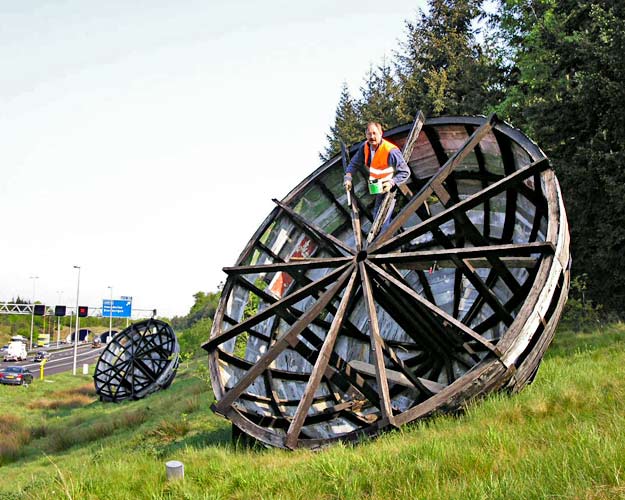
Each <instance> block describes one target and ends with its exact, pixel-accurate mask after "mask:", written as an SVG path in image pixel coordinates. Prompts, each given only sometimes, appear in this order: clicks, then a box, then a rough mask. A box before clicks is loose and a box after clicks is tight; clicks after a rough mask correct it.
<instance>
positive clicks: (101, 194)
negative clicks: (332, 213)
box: [0, 0, 425, 317]
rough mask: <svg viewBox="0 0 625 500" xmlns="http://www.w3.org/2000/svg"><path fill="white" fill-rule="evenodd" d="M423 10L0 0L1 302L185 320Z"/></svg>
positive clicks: (394, 5)
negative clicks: (344, 101) (115, 308)
mask: <svg viewBox="0 0 625 500" xmlns="http://www.w3.org/2000/svg"><path fill="white" fill-rule="evenodd" d="M423 7H425V0H417V1H414V0H413V1H408V0H395V1H394V2H391V3H390V4H385V3H383V2H379V1H375V2H374V1H368V0H365V1H363V0H360V1H354V0H342V1H340V2H338V1H329V0H327V1H326V0H318V1H316V2H294V1H292V0H289V1H281V0H280V1H279V0H265V1H264V2H259V1H252V0H249V1H248V0H230V1H228V2H223V1H219V2H217V1H213V0H204V1H200V0H179V1H177V2H169V1H164V0H150V1H148V0H144V1H139V0H136V1H127V0H125V1H121V0H110V1H107V2H85V1H83V0H67V1H62V0H57V1H52V0H49V1H43V0H39V1H37V0H30V1H28V2H15V1H10V0H0V74H1V78H0V104H1V107H0V213H1V214H2V225H1V234H2V237H1V238H0V302H10V301H11V300H13V299H14V298H16V297H18V296H19V297H22V298H25V299H27V300H32V299H33V298H34V299H35V300H36V301H38V302H41V303H44V304H47V305H55V304H65V305H68V306H75V305H76V296H77V292H79V294H78V296H79V302H80V305H87V306H89V307H91V308H95V307H101V305H102V300H103V299H108V298H109V297H111V296H112V297H113V298H114V299H117V298H120V297H122V296H130V297H133V310H134V311H135V313H136V314H140V311H142V310H151V309H157V311H158V315H159V316H166V317H172V316H174V315H177V316H183V315H185V314H187V313H188V312H189V308H190V307H191V306H192V305H193V303H194V298H193V295H194V294H196V293H197V292H199V291H203V292H212V291H216V290H217V288H218V286H219V284H220V282H222V281H225V279H226V275H225V273H223V271H222V268H223V267H226V266H232V265H234V263H235V262H236V260H237V258H238V256H239V254H240V253H241V251H242V250H243V248H244V246H245V245H246V243H247V242H248V241H249V239H250V238H251V236H252V234H253V233H254V231H255V230H256V229H257V228H258V226H259V225H260V224H261V223H262V221H263V220H264V219H265V218H266V217H267V215H268V214H269V212H270V211H271V210H272V208H273V206H274V205H273V203H272V201H271V199H272V198H277V199H282V198H283V197H284V196H286V194H287V193H288V192H289V191H291V189H293V188H294V187H295V186H296V185H297V184H298V183H299V182H300V181H301V180H302V179H304V178H305V177H306V176H307V175H309V174H310V173H311V172H313V171H314V170H315V169H316V168H317V167H319V165H320V164H321V161H320V160H319V153H320V152H321V151H322V150H323V149H324V147H325V145H326V134H328V132H329V129H330V127H331V126H332V125H333V123H334V116H335V112H336V107H337V104H338V101H339V97H340V93H341V88H342V85H343V83H346V84H347V85H348V88H349V90H350V92H351V94H352V95H353V96H358V95H359V89H360V87H361V86H362V85H363V84H364V79H365V76H366V74H367V71H368V70H369V69H370V68H371V67H375V66H377V65H379V64H381V63H382V62H383V61H384V60H385V58H386V60H387V61H389V60H390V59H391V58H392V57H393V54H394V52H395V51H396V50H398V49H399V47H400V41H401V40H403V39H404V36H405V22H406V21H411V20H415V19H416V16H417V14H418V9H419V8H423ZM363 139H364V133H363ZM74 266H80V271H79V270H78V269H76V268H74ZM79 272H80V280H79V276H78V273H79ZM78 287H79V290H78ZM109 287H110V288H109Z"/></svg>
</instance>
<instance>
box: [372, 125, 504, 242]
mask: <svg viewBox="0 0 625 500" xmlns="http://www.w3.org/2000/svg"><path fill="white" fill-rule="evenodd" d="M498 121H499V120H498V118H497V115H495V114H494V113H493V114H492V115H490V116H489V117H488V118H487V119H486V121H485V122H484V123H483V124H482V125H481V126H480V127H479V128H478V129H477V130H476V131H475V132H474V133H473V134H472V135H471V136H470V137H469V138H468V139H467V141H466V142H465V143H464V144H463V145H462V146H461V147H460V149H458V151H456V152H455V153H454V154H453V155H452V156H451V158H449V160H447V162H445V164H444V165H443V166H442V167H441V168H439V169H438V171H437V172H436V174H434V175H433V176H432V178H430V180H429V181H428V182H427V183H426V184H425V186H423V187H422V188H421V190H420V191H419V192H418V193H417V194H416V196H415V197H414V198H413V199H412V200H410V202H409V203H408V204H407V205H406V206H405V207H404V208H403V209H402V210H401V212H400V213H399V214H398V215H397V217H395V219H393V220H392V221H391V223H390V224H389V226H388V227H387V228H386V230H385V231H383V232H382V233H381V234H380V235H379V236H378V237H377V238H376V240H375V241H374V245H376V243H377V246H380V245H381V244H382V243H384V242H385V241H386V240H388V239H389V238H391V236H392V235H393V234H395V233H396V232H397V231H399V229H400V228H401V227H402V226H403V225H404V224H405V223H406V222H407V221H408V219H409V218H410V217H411V216H412V214H413V213H414V212H415V211H416V209H417V208H418V207H420V206H421V205H423V203H424V202H425V201H426V200H427V199H428V198H429V197H430V196H431V195H432V194H434V186H435V185H436V186H438V185H441V186H442V183H443V181H444V180H445V179H446V178H447V176H448V175H449V174H450V173H451V172H453V170H454V169H455V168H456V167H457V166H458V165H460V163H462V161H463V160H464V159H465V157H466V156H467V155H468V154H469V153H470V152H471V151H472V150H473V148H474V147H475V146H476V145H477V144H479V142H480V141H481V140H482V139H483V138H484V137H485V136H486V135H487V134H488V133H489V132H490V131H491V129H492V128H493V126H494V125H495V124H496V123H497V122H498Z"/></svg>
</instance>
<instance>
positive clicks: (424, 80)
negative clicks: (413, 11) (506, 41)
mask: <svg viewBox="0 0 625 500" xmlns="http://www.w3.org/2000/svg"><path fill="white" fill-rule="evenodd" d="M482 3H483V0H429V2H428V7H429V8H428V11H421V12H420V14H419V17H418V19H417V20H416V21H415V22H407V23H406V31H407V39H406V41H405V42H404V43H403V44H402V45H401V47H400V51H399V52H398V54H397V65H398V71H399V75H400V81H399V83H400V86H401V89H402V94H403V95H402V98H401V102H402V107H401V110H400V114H401V115H403V116H404V117H407V116H409V117H411V116H412V115H413V114H414V113H415V112H416V111H417V110H418V109H421V110H422V111H423V112H424V113H425V114H426V116H436V115H443V114H486V113H487V112H488V111H490V110H491V109H492V107H493V106H494V105H495V104H496V103H497V102H498V100H499V99H500V98H501V91H502V84H503V83H504V81H503V79H502V78H503V75H502V73H501V70H500V65H499V64H498V60H497V59H496V58H495V57H494V56H495V53H494V52H493V51H492V50H491V48H490V47H489V46H488V44H487V43H486V42H487V41H488V38H484V37H482V38H481V39H478V35H480V28H479V23H478V21H479V20H480V18H481V16H482V11H481V5H482Z"/></svg>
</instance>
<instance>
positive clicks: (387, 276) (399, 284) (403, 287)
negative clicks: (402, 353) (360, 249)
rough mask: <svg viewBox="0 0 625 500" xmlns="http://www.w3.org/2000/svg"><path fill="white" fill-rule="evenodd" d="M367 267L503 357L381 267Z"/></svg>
mask: <svg viewBox="0 0 625 500" xmlns="http://www.w3.org/2000/svg"><path fill="white" fill-rule="evenodd" d="M367 266H369V267H371V269H372V270H373V271H375V272H376V273H377V274H379V275H380V276H382V277H383V278H384V279H386V280H388V281H389V282H390V283H392V284H393V285H395V286H396V287H397V288H399V289H400V290H402V291H403V292H404V293H406V294H408V295H409V296H410V297H412V298H413V299H414V300H416V301H417V302H419V303H420V304H422V305H423V306H425V307H426V308H427V309H428V310H429V311H430V312H432V313H433V314H435V315H436V316H438V317H440V318H442V319H443V320H444V321H446V322H447V323H449V325H450V326H453V327H454V328H455V329H456V330H458V331H460V332H462V333H463V334H465V335H467V336H468V337H470V338H472V339H473V340H476V341H477V342H478V343H480V344H481V345H482V346H483V347H485V348H486V349H487V350H488V351H490V352H492V353H493V354H495V355H496V356H497V357H499V356H501V353H500V352H499V350H498V349H497V347H495V346H494V345H493V344H491V343H490V341H489V340H488V339H486V338H484V337H482V336H481V335H479V334H477V333H476V332H474V331H473V330H472V329H471V328H469V327H468V326H466V325H464V324H462V323H461V322H460V321H458V320H457V319H455V318H454V317H452V316H450V315H449V314H447V313H446V312H445V311H443V310H442V309H441V308H439V307H437V306H435V305H433V304H430V303H429V302H428V301H427V300H425V299H424V298H423V297H421V296H420V295H419V294H418V293H416V292H415V291H414V290H413V289H412V288H410V287H408V286H406V285H404V284H403V283H402V282H400V281H399V280H397V279H395V278H394V277H393V276H391V275H390V274H389V273H387V272H386V271H385V270H384V269H382V268H381V267H379V266H376V265H375V264H373V263H372V262H367Z"/></svg>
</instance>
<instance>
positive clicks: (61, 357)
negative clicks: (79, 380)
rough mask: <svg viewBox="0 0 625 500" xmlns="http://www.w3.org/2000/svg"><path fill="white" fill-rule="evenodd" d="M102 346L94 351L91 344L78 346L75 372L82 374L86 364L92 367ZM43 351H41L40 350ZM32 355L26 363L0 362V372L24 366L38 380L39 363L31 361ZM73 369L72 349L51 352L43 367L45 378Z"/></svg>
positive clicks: (32, 354)
mask: <svg viewBox="0 0 625 500" xmlns="http://www.w3.org/2000/svg"><path fill="white" fill-rule="evenodd" d="M103 349H104V346H102V347H98V348H96V349H94V348H92V347H91V344H84V345H79V346H78V355H77V356H76V371H77V373H82V365H83V364H84V363H88V364H89V365H92V364H94V363H96V362H97V361H98V358H99V357H100V354H101V353H102V350H103ZM42 350H43V349H42ZM33 356H34V353H29V356H28V360H27V361H18V362H6V363H5V362H0V370H1V369H2V368H4V367H6V366H14V365H17V366H24V367H26V368H28V369H30V371H31V372H33V375H34V377H35V378H39V363H35V362H34V361H33ZM73 367H74V349H73V348H71V347H70V348H68V349H63V350H60V351H57V350H51V351H50V359H49V360H48V362H47V363H46V365H45V372H44V374H45V376H49V375H54V374H56V373H61V372H66V371H71V370H72V369H73Z"/></svg>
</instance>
